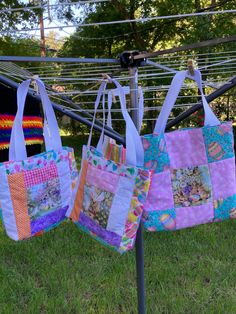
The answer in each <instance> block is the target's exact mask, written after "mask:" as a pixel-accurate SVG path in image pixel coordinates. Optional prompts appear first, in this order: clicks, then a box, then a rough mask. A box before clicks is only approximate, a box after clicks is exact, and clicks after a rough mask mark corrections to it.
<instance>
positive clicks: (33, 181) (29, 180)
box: [24, 163, 58, 188]
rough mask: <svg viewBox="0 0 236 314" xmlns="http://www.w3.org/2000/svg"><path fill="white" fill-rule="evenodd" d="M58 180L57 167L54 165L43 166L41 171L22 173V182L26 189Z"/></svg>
mask: <svg viewBox="0 0 236 314" xmlns="http://www.w3.org/2000/svg"><path fill="white" fill-rule="evenodd" d="M55 178H58V172H57V167H56V165H55V163H52V164H51V165H49V166H45V167H43V168H41V169H34V170H28V171H24V182H25V186H26V187H27V188H29V187H31V186H34V185H37V184H40V183H44V182H47V181H49V180H51V179H55Z"/></svg>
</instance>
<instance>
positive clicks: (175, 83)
mask: <svg viewBox="0 0 236 314" xmlns="http://www.w3.org/2000/svg"><path fill="white" fill-rule="evenodd" d="M187 73H188V71H179V72H177V73H176V74H175V76H174V78H173V80H172V82H171V85H170V88H169V91H168V93H167V95H166V98H165V101H164V103H163V106H162V109H161V112H160V114H159V116H158V118H157V121H156V125H155V128H154V133H155V134H160V133H164V132H165V128H166V124H167V120H168V117H169V115H170V112H171V110H172V108H173V107H174V104H175V102H176V99H177V97H178V95H179V92H180V89H181V87H182V85H183V82H184V80H185V78H186V75H187ZM192 79H193V80H194V81H195V82H196V83H197V86H198V88H199V91H200V94H201V99H202V104H203V108H204V112H205V121H204V125H210V126H214V125H218V124H220V121H219V120H218V119H217V117H216V116H215V114H214V113H213V111H212V110H211V108H210V106H209V104H208V103H207V100H206V97H205V95H204V93H203V89H202V75H201V72H200V71H199V70H194V75H193V76H192Z"/></svg>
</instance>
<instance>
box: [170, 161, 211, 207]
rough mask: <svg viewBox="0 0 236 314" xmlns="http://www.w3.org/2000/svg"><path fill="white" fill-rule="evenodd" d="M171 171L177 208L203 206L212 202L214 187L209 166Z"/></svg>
mask: <svg viewBox="0 0 236 314" xmlns="http://www.w3.org/2000/svg"><path fill="white" fill-rule="evenodd" d="M171 171H172V172H171V180H172V189H173V195H174V205H175V207H176V208H177V207H187V206H196V205H201V204H205V203H208V202H209V201H210V200H211V198H212V187H211V180H210V173H209V169H208V166H207V165H204V166H198V167H188V168H182V169H172V170H171Z"/></svg>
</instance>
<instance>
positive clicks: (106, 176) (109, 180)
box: [86, 165, 119, 193]
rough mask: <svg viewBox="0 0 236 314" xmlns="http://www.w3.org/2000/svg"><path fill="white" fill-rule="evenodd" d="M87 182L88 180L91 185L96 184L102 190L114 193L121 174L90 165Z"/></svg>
mask: <svg viewBox="0 0 236 314" xmlns="http://www.w3.org/2000/svg"><path fill="white" fill-rule="evenodd" d="M86 182H88V183H89V184H90V185H94V186H96V187H99V188H100V189H102V190H105V191H108V192H111V193H112V192H114V191H115V190H116V188H117V185H118V182H119V176H118V175H117V174H115V173H109V172H106V171H104V170H101V169H98V168H96V167H93V166H91V165H88V171H87V175H86Z"/></svg>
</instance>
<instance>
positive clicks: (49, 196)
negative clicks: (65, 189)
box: [27, 178, 61, 220]
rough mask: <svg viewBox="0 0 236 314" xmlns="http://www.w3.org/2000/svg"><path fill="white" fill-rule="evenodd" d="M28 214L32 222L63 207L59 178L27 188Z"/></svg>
mask: <svg viewBox="0 0 236 314" xmlns="http://www.w3.org/2000/svg"><path fill="white" fill-rule="evenodd" d="M27 206H28V214H29V216H30V219H31V220H36V219H37V218H39V217H41V216H44V215H46V214H48V213H49V212H52V211H55V210H57V209H59V208H60V207H61V193H60V182H59V179H58V178H55V179H52V180H49V181H47V182H43V183H40V184H37V185H34V186H31V187H29V188H27Z"/></svg>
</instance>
